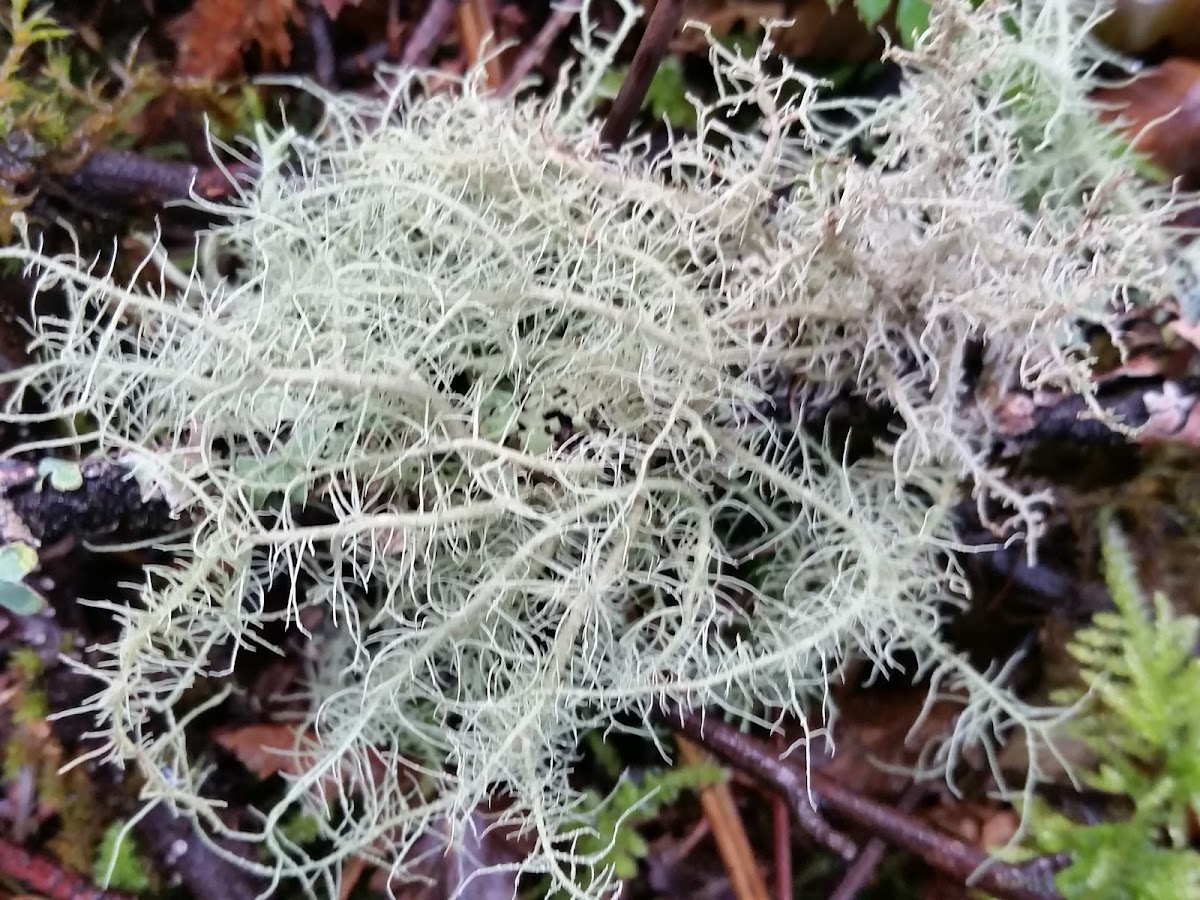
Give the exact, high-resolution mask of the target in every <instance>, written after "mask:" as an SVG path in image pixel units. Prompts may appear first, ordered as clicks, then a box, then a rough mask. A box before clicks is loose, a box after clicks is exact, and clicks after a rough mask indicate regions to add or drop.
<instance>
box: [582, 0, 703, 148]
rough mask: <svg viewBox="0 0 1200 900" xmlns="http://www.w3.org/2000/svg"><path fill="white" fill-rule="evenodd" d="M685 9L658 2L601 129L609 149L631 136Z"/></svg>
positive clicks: (673, 0) (674, 0)
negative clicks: (647, 92)
mask: <svg viewBox="0 0 1200 900" xmlns="http://www.w3.org/2000/svg"><path fill="white" fill-rule="evenodd" d="M683 6H684V0H658V3H656V4H655V6H654V12H653V13H651V14H650V21H649V22H647V23H646V31H645V33H644V34H643V35H642V40H641V42H640V43H639V44H638V48H637V52H636V53H634V55H633V62H632V63H630V65H629V72H628V73H627V74H626V76H625V81H624V82H623V83H622V84H621V89H620V90H619V91H617V97H616V99H615V100H613V102H612V108H611V109H610V110H609V113H608V118H606V119H605V120H604V127H603V128H602V129H601V130H600V139H601V141H603V142H604V143H605V144H607V145H608V146H610V147H614V148H615V147H620V146H621V145H622V144H623V143H625V138H627V137H628V136H629V129H630V127H631V126H632V125H633V120H634V119H635V118H636V117H637V114H638V110H640V109H641V108H642V103H643V101H644V100H645V99H646V91H647V90H649V88H650V82H651V81H652V80H653V78H654V73H655V72H657V71H658V67H659V64H660V63H661V62H662V60H663V57H664V56H666V53H667V46H668V45H669V44H670V43H671V38H673V37H674V36H675V32H676V31H677V30H678V29H679V20H680V18H682V16H683Z"/></svg>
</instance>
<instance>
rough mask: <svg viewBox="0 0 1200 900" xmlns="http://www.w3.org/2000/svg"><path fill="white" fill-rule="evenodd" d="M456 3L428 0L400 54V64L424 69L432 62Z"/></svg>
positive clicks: (455, 0)
mask: <svg viewBox="0 0 1200 900" xmlns="http://www.w3.org/2000/svg"><path fill="white" fill-rule="evenodd" d="M458 4H459V0H429V6H428V7H427V8H426V9H425V14H424V15H423V16H421V21H420V22H418V23H417V27H416V28H415V29H413V33H412V35H411V36H410V37H409V39H408V45H407V46H406V47H405V48H404V53H403V54H402V55H401V56H400V65H402V66H404V67H405V68H407V69H424V68H426V67H427V66H428V65H429V64H430V63H431V62H433V56H434V54H435V53H437V48H438V46H439V45H440V44H441V43H442V35H444V34H445V33H446V29H447V28H449V27H450V20H451V19H453V18H454V12H455V10H456V9H457V7H458Z"/></svg>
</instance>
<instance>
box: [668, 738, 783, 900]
mask: <svg viewBox="0 0 1200 900" xmlns="http://www.w3.org/2000/svg"><path fill="white" fill-rule="evenodd" d="M676 742H677V743H678V745H679V755H680V758H681V759H682V760H683V761H684V762H685V763H687V764H688V765H690V766H696V765H702V764H704V763H710V762H711V760H710V758H709V756H708V754H707V753H705V752H704V751H703V750H701V749H700V748H699V747H697V746H696V745H695V744H693V743H692V742H691V741H689V740H688V739H687V738H684V737H677V738H676ZM700 805H701V806H702V807H703V809H704V817H705V819H707V820H708V823H709V827H710V828H711V830H712V836H713V839H714V840H715V841H716V843H717V852H718V853H720V854H721V861H722V862H723V863H724V864H725V871H726V872H728V873H729V882H730V884H731V885H732V886H733V894H734V896H735V897H736V898H737V900H767V898H768V897H770V894H769V893H768V892H767V883H766V881H764V880H763V877H762V873H761V872H760V871H759V870H758V862H757V861H756V860H755V858H754V851H753V849H752V848H751V846H750V838H749V837H748V836H747V835H746V828H745V825H743V824H742V817H741V816H740V815H739V814H738V811H737V804H736V803H735V802H734V800H733V792H732V791H731V790H730V789H729V785H728V784H724V783H722V784H719V785H715V786H714V785H710V786H709V787H706V788H702V789H701V790H700Z"/></svg>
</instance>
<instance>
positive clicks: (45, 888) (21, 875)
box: [0, 838, 132, 900]
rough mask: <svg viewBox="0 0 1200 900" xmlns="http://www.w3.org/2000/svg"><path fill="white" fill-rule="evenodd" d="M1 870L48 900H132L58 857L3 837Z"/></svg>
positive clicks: (127, 895)
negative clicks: (78, 872)
mask: <svg viewBox="0 0 1200 900" xmlns="http://www.w3.org/2000/svg"><path fill="white" fill-rule="evenodd" d="M0 872H3V873H4V874H5V875H7V876H9V877H10V878H15V879H16V880H17V881H20V882H21V883H23V884H25V885H26V886H28V887H29V888H30V889H31V890H33V891H35V892H37V893H38V894H40V895H41V896H43V897H45V898H46V900H132V897H131V895H129V894H125V893H122V892H120V891H105V890H101V889H100V888H98V887H96V886H95V885H94V884H92V883H91V882H89V881H87V880H85V879H83V878H81V877H80V876H79V875H76V874H75V873H74V872H71V871H69V870H68V869H66V868H64V867H63V866H62V865H61V864H60V863H59V862H58V861H57V860H55V859H51V858H50V857H49V856H44V855H43V854H41V853H30V852H29V851H28V850H26V849H25V848H24V847H20V846H18V845H17V844H14V843H12V842H10V841H6V840H4V839H3V838H0Z"/></svg>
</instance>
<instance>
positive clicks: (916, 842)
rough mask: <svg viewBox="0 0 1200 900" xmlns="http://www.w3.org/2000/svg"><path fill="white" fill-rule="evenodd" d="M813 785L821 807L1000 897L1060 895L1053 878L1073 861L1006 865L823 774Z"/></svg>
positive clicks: (1018, 899) (1025, 899)
mask: <svg viewBox="0 0 1200 900" xmlns="http://www.w3.org/2000/svg"><path fill="white" fill-rule="evenodd" d="M811 783H812V788H813V791H814V793H816V794H817V796H819V797H820V798H821V802H822V803H823V804H824V805H825V806H827V807H828V808H829V809H832V810H834V811H836V812H837V814H838V815H839V816H841V817H842V818H844V819H846V820H848V821H850V822H853V823H854V824H855V825H858V826H860V827H862V828H867V829H869V830H870V831H871V832H872V833H873V834H876V835H878V836H879V837H881V838H883V839H884V840H885V841H887V842H888V843H889V844H891V845H892V846H893V847H898V848H900V849H901V850H905V851H907V852H909V853H911V854H912V855H913V856H916V857H919V858H920V859H921V860H923V861H924V862H925V863H926V864H927V865H929V866H930V867H931V868H934V869H937V870H938V871H939V872H944V873H946V874H947V875H953V876H955V877H957V878H959V879H961V880H962V881H963V882H967V881H970V883H971V885H972V887H976V888H979V889H980V890H983V891H986V892H987V893H989V894H992V895H994V896H996V897H1007V898H1011V900H1036V898H1044V897H1058V896H1059V894H1058V891H1057V890H1056V889H1055V887H1054V875H1055V873H1056V872H1058V871H1059V870H1061V869H1062V868H1064V867H1065V866H1066V865H1067V864H1068V862H1069V859H1068V858H1067V857H1066V856H1065V855H1064V854H1056V855H1053V856H1040V857H1037V858H1036V859H1033V860H1030V861H1029V862H1027V863H1021V864H1016V865H1014V864H1012V863H1006V862H1003V861H1001V860H998V859H995V858H993V857H990V856H988V855H987V854H986V853H985V852H984V851H982V850H980V849H979V848H978V847H976V846H974V845H972V844H968V843H967V842H966V841H960V840H958V839H957V838H955V837H951V836H950V835H948V834H946V833H945V832H942V831H938V830H937V829H934V828H930V827H929V826H928V825H926V824H925V823H924V822H921V821H919V820H918V819H915V818H914V817H913V816H911V815H908V814H906V813H902V812H898V811H897V810H895V809H892V808H891V807H888V806H884V805H883V804H881V803H876V802H875V801H874V800H871V799H868V798H867V797H864V796H862V795H861V794H858V793H856V792H854V791H852V790H850V789H849V788H847V787H846V786H845V785H843V784H840V783H838V782H837V781H834V780H833V779H832V778H829V777H827V776H825V775H823V774H821V773H820V772H813V773H812V776H811Z"/></svg>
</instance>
